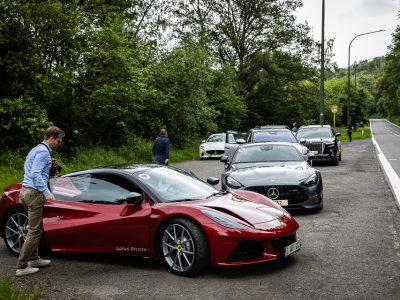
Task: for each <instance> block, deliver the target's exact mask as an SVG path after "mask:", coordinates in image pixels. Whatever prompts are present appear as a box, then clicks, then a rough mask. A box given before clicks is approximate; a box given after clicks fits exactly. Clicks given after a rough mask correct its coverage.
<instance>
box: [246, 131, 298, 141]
mask: <svg viewBox="0 0 400 300" xmlns="http://www.w3.org/2000/svg"><path fill="white" fill-rule="evenodd" d="M253 142H254V143H259V142H287V143H297V139H296V138H295V136H294V135H293V133H291V132H290V131H288V130H268V131H256V132H254V134H253Z"/></svg>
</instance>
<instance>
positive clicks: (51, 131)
mask: <svg viewBox="0 0 400 300" xmlns="http://www.w3.org/2000/svg"><path fill="white" fill-rule="evenodd" d="M64 136H65V134H64V132H63V131H62V130H61V129H60V128H58V127H56V126H51V127H49V128H47V129H46V131H45V133H44V140H43V142H42V143H40V144H39V145H37V146H36V147H34V148H33V149H32V150H31V151H30V152H29V153H28V156H27V157H26V160H25V163H24V179H23V181H22V187H21V192H20V198H21V202H22V204H23V205H24V207H25V210H26V211H27V213H28V225H29V229H28V235H27V237H26V240H25V242H24V244H23V246H22V249H21V252H20V254H19V257H18V263H17V271H16V275H17V276H24V275H29V274H33V273H36V272H38V271H39V267H44V266H48V265H49V264H50V262H51V261H50V260H45V259H42V258H40V257H39V242H40V238H41V236H42V233H43V208H44V204H45V203H46V201H48V200H54V196H53V194H52V193H51V192H50V190H49V187H48V183H49V172H50V168H51V156H50V154H51V152H52V151H53V150H56V149H57V148H58V147H59V146H60V145H61V142H62V139H63V137H64Z"/></svg>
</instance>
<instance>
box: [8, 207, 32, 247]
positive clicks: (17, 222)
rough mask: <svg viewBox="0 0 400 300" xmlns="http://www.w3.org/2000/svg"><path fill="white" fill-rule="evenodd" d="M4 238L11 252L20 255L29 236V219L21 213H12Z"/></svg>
mask: <svg viewBox="0 0 400 300" xmlns="http://www.w3.org/2000/svg"><path fill="white" fill-rule="evenodd" d="M4 233H5V235H4V237H5V241H6V243H7V246H8V248H9V250H10V251H11V252H13V253H14V254H18V253H19V252H20V251H21V248H22V245H23V244H24V242H25V239H26V236H27V234H28V217H27V215H26V214H25V213H24V212H23V211H21V210H18V211H15V212H13V213H11V214H10V215H9V216H8V218H7V220H6V224H5V230H4Z"/></svg>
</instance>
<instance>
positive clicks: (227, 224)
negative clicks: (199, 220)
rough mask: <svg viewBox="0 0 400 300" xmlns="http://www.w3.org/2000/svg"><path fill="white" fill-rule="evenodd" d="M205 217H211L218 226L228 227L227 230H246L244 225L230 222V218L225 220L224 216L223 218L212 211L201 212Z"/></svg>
mask: <svg viewBox="0 0 400 300" xmlns="http://www.w3.org/2000/svg"><path fill="white" fill-rule="evenodd" d="M201 212H202V213H203V214H204V215H206V216H207V217H209V218H210V219H211V220H213V221H215V222H217V223H218V224H220V225H222V226H224V227H227V228H232V229H245V228H244V227H243V226H242V225H240V224H238V223H236V222H234V221H232V220H229V219H228V218H225V217H223V216H221V215H220V214H218V213H215V212H213V211H210V210H202V211H201Z"/></svg>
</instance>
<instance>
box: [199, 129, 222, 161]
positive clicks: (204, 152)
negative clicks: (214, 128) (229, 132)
mask: <svg viewBox="0 0 400 300" xmlns="http://www.w3.org/2000/svg"><path fill="white" fill-rule="evenodd" d="M224 146H225V133H214V134H212V135H210V136H209V137H208V139H207V140H203V141H202V142H201V145H200V147H199V156H200V159H205V158H209V157H221V156H222V155H224Z"/></svg>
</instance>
